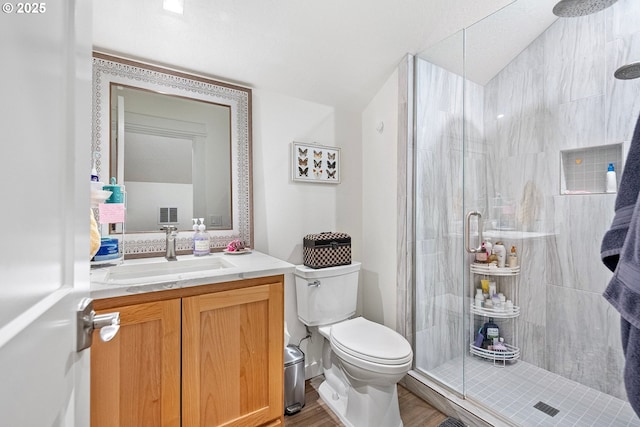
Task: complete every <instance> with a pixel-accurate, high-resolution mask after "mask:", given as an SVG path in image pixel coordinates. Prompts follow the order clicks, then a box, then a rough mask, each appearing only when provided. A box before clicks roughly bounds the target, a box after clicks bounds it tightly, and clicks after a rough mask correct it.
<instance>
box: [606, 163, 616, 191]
mask: <svg viewBox="0 0 640 427" xmlns="http://www.w3.org/2000/svg"><path fill="white" fill-rule="evenodd" d="M616 187H617V182H616V171H615V169H614V168H613V163H609V167H608V168H607V187H606V191H607V193H615V192H616Z"/></svg>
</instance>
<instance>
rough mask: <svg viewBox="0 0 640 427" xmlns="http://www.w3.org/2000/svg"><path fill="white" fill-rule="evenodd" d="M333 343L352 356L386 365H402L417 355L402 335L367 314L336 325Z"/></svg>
mask: <svg viewBox="0 0 640 427" xmlns="http://www.w3.org/2000/svg"><path fill="white" fill-rule="evenodd" d="M331 345H334V346H337V347H339V348H340V350H341V351H344V352H345V353H347V354H350V355H351V356H354V357H357V358H360V359H364V360H367V361H370V362H375V363H380V364H385V365H401V364H405V363H407V362H409V361H411V359H412V358H413V352H412V351H411V346H410V345H409V343H408V342H407V340H406V339H404V337H403V336H402V335H400V334H399V333H397V332H396V331H394V330H393V329H390V328H388V327H386V326H384V325H380V324H378V323H374V322H371V321H369V320H367V319H365V318H363V317H356V318H355V319H351V320H347V321H345V322H341V323H338V324H336V325H333V326H332V327H331Z"/></svg>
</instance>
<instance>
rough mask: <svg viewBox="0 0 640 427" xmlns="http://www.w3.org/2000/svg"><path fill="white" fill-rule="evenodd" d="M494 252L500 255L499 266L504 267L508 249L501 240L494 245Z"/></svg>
mask: <svg viewBox="0 0 640 427" xmlns="http://www.w3.org/2000/svg"><path fill="white" fill-rule="evenodd" d="M493 252H494V253H495V254H496V256H497V257H498V267H500V268H502V267H504V265H505V262H506V260H507V250H506V249H505V248H504V245H503V244H502V242H501V241H498V242H496V244H495V245H493Z"/></svg>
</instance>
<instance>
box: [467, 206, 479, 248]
mask: <svg viewBox="0 0 640 427" xmlns="http://www.w3.org/2000/svg"><path fill="white" fill-rule="evenodd" d="M472 216H477V217H478V247H477V248H472V247H471V217H472ZM465 228H466V230H465V233H464V245H465V247H466V248H467V252H469V253H472V254H475V253H476V252H480V250H481V249H482V214H481V213H480V212H478V211H469V212H468V213H467V220H466V224H465Z"/></svg>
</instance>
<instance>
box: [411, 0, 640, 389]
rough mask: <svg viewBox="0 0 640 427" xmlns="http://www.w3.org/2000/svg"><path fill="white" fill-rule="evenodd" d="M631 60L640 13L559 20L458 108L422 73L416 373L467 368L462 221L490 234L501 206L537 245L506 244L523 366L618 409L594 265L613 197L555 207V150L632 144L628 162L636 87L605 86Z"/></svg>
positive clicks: (612, 318)
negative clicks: (454, 364) (459, 363)
mask: <svg viewBox="0 0 640 427" xmlns="http://www.w3.org/2000/svg"><path fill="white" fill-rule="evenodd" d="M639 60H640V2H638V1H637V0H619V1H618V2H617V3H616V4H615V5H614V6H612V7H610V8H608V9H607V10H605V11H603V12H601V13H598V14H595V15H591V16H587V17H582V18H572V19H559V20H557V21H556V22H555V23H554V24H552V25H551V26H550V27H549V28H548V29H547V30H546V31H545V32H544V33H543V34H542V35H541V36H540V37H538V38H537V39H536V40H535V41H534V42H533V43H531V44H530V45H529V46H528V47H527V48H526V49H525V50H524V51H523V52H522V53H521V54H520V55H519V56H518V57H516V58H515V59H514V61H513V62H512V63H510V64H509V65H508V66H507V67H505V68H504V69H503V70H502V71H501V72H500V73H499V74H498V75H497V76H496V77H495V78H494V79H492V80H491V81H490V82H489V83H488V84H487V85H486V86H484V87H481V86H479V85H476V84H475V83H471V82H467V87H466V88H465V95H464V97H463V89H462V88H463V84H464V82H463V79H462V78H461V77H459V76H457V75H454V74H452V73H450V72H448V71H446V70H443V69H442V68H439V67H437V66H435V65H432V64H429V63H427V62H425V61H423V60H419V59H417V60H416V62H417V67H416V74H415V75H416V77H415V78H416V85H417V90H416V109H417V115H416V158H417V159H416V160H417V161H416V177H417V178H416V182H415V185H416V201H415V209H416V234H415V239H416V242H415V243H416V258H415V263H416V268H415V277H416V281H415V282H416V283H415V286H416V292H415V313H414V319H415V334H416V355H417V359H416V361H417V363H416V365H417V367H418V368H421V369H425V370H429V369H432V368H434V367H436V366H438V365H439V364H441V363H442V362H443V361H444V360H447V359H448V358H451V357H456V355H457V356H460V355H461V354H463V351H464V348H465V346H466V343H465V333H468V332H467V331H465V329H468V325H464V323H465V322H466V321H467V320H466V318H465V316H462V315H460V312H461V311H462V309H463V301H464V298H465V297H466V295H468V294H469V290H465V289H462V282H463V277H464V274H466V273H465V272H466V266H465V263H467V262H468V259H466V260H461V259H460V258H461V255H460V254H463V253H464V250H463V248H462V244H463V240H462V236H461V231H462V220H463V218H462V214H463V212H466V211H467V210H470V209H479V210H481V211H483V212H486V213H487V214H488V215H489V216H490V218H488V219H489V222H488V227H491V224H492V223H491V220H495V218H491V217H492V216H495V215H493V214H494V213H495V212H496V210H495V209H493V208H494V205H495V204H496V203H497V202H496V197H497V196H498V195H500V196H501V198H502V200H508V201H510V203H511V204H512V206H513V207H514V212H513V218H514V221H515V225H516V226H517V229H518V230H519V231H526V232H536V233H539V234H530V235H531V236H537V237H533V238H523V237H522V236H523V235H519V236H516V237H515V238H509V237H504V236H501V237H502V238H503V239H504V240H505V243H506V244H507V245H509V246H510V245H512V244H513V245H516V247H517V248H518V251H519V257H520V260H521V266H522V274H521V276H520V281H519V291H520V295H519V300H520V301H519V303H520V305H521V308H522V315H521V316H520V318H519V319H518V332H519V344H520V347H521V349H522V359H523V360H525V361H527V362H529V363H532V364H534V365H536V366H539V367H542V368H544V369H547V370H549V371H552V372H555V373H558V374H561V375H563V376H565V377H567V378H570V379H572V380H576V381H578V382H580V383H582V384H585V385H587V386H589V387H593V388H595V389H598V390H601V391H603V392H606V393H608V394H611V395H613V396H616V397H622V398H624V389H623V385H622V380H621V371H622V364H623V356H622V351H621V348H620V339H619V336H618V334H619V316H618V315H617V312H616V311H615V310H614V309H612V308H611V307H610V306H609V305H608V304H607V303H606V301H605V300H604V299H603V298H602V295H601V294H602V291H603V290H604V288H605V286H606V284H607V282H608V280H609V278H610V273H609V272H608V270H606V269H605V268H604V266H603V265H602V263H601V262H600V257H599V248H600V241H601V238H602V235H603V234H604V232H605V231H606V230H607V228H608V226H609V225H610V222H611V219H612V217H613V205H614V200H615V195H611V194H608V195H607V194H594V195H580V196H577V195H571V196H565V195H559V190H560V176H559V174H560V150H565V149H572V148H582V147H590V146H597V145H603V144H613V143H619V142H623V141H626V142H627V144H625V152H626V150H627V148H628V141H629V140H630V139H631V136H632V132H633V129H634V126H635V121H636V118H637V117H638V114H639V112H640V79H637V80H632V81H620V80H616V79H614V78H613V72H614V70H615V69H616V68H617V67H619V66H620V65H623V64H626V63H629V62H634V61H639ZM463 98H464V99H463ZM463 105H464V107H465V111H464V115H463V113H462V106H463ZM499 114H501V115H503V117H502V118H500V119H498V118H497V117H498V115H499ZM463 129H464V134H465V137H466V138H468V139H467V141H466V147H467V148H466V151H465V154H464V156H463V153H462V149H463V147H462V135H463V133H462V131H463ZM603 179H604V173H603ZM463 181H464V186H463V185H462V183H463ZM540 233H541V234H540ZM503 234H504V233H503ZM496 235H497V236H500V233H499V232H497V233H496ZM494 240H495V239H494ZM466 338H467V339H468V336H466ZM421 346H424V348H423V347H421Z"/></svg>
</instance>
